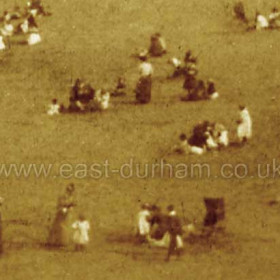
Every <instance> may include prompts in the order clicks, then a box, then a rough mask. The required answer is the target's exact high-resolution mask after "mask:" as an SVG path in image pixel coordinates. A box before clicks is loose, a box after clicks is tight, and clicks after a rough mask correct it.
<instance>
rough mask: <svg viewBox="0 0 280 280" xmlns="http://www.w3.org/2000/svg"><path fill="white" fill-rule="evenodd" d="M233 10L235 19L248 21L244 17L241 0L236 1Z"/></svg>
mask: <svg viewBox="0 0 280 280" xmlns="http://www.w3.org/2000/svg"><path fill="white" fill-rule="evenodd" d="M233 11H234V13H235V16H236V18H237V19H239V20H241V21H243V22H244V23H248V19H247V18H246V15H245V9H244V5H243V2H241V1H240V2H237V3H236V4H235V5H234V7H233Z"/></svg>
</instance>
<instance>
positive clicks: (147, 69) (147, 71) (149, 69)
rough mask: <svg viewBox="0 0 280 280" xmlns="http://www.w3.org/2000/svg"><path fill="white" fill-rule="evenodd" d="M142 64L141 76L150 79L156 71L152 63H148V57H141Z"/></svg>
mask: <svg viewBox="0 0 280 280" xmlns="http://www.w3.org/2000/svg"><path fill="white" fill-rule="evenodd" d="M140 59H141V61H142V62H141V63H140V65H139V74H140V77H149V76H152V74H153V72H154V70H153V66H152V64H151V63H150V62H148V59H147V57H141V58H140Z"/></svg>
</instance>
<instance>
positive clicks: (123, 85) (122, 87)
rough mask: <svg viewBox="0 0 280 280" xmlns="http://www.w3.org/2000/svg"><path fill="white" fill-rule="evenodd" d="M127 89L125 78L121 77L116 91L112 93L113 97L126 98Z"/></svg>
mask: <svg viewBox="0 0 280 280" xmlns="http://www.w3.org/2000/svg"><path fill="white" fill-rule="evenodd" d="M125 88H126V81H125V78H124V77H119V79H118V83H117V86H116V88H115V90H114V91H113V92H112V94H111V95H112V96H115V97H117V96H124V95H126V92H125Z"/></svg>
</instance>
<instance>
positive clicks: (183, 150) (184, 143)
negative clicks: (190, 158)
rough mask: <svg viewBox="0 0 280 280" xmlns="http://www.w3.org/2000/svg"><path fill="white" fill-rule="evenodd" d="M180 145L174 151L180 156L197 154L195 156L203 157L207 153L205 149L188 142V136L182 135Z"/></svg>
mask: <svg viewBox="0 0 280 280" xmlns="http://www.w3.org/2000/svg"><path fill="white" fill-rule="evenodd" d="M179 141H180V142H179V145H177V146H175V148H174V149H173V150H174V151H175V152H177V153H179V154H185V155H188V154H195V155H202V154H203V153H204V152H205V149H204V148H202V147H198V146H191V145H190V144H189V142H188V138H187V136H186V134H184V133H182V134H181V135H180V136H179Z"/></svg>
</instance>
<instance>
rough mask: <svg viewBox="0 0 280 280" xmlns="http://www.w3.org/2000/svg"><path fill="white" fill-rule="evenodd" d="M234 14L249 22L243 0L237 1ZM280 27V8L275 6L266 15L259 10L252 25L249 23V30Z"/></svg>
mask: <svg viewBox="0 0 280 280" xmlns="http://www.w3.org/2000/svg"><path fill="white" fill-rule="evenodd" d="M233 10H234V14H235V16H236V18H237V19H239V20H241V21H242V22H244V23H246V24H249V20H248V18H247V17H246V13H245V8H244V4H243V2H242V1H239V2H237V3H236V4H235V5H234V8H233ZM278 28H280V12H279V10H278V8H276V7H274V8H273V9H272V10H271V12H270V14H269V15H268V16H267V17H266V16H264V15H262V14H261V13H260V12H259V11H257V12H256V16H255V20H254V23H253V24H252V25H250V24H249V26H248V30H264V29H278Z"/></svg>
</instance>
